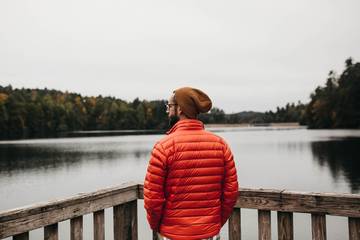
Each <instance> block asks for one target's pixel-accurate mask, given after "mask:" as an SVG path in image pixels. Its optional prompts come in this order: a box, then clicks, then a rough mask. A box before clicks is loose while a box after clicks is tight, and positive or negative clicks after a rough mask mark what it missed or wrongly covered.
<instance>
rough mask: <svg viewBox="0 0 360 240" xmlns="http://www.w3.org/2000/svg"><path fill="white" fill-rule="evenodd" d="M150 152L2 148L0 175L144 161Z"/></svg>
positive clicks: (91, 146) (60, 146)
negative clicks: (122, 160) (87, 164)
mask: <svg viewBox="0 0 360 240" xmlns="http://www.w3.org/2000/svg"><path fill="white" fill-rule="evenodd" d="M149 152H150V149H146V148H145V149H144V148H139V149H133V148H131V147H129V146H126V147H121V145H120V144H119V143H118V142H114V143H89V142H87V143H86V144H85V143H53V144H1V145H0V174H2V173H7V174H12V173H14V172H24V171H29V170H35V169H36V170H42V171H47V170H53V169H57V168H63V167H75V166H78V165H81V164H82V163H83V162H85V161H86V162H88V161H98V162H99V161H101V162H104V161H106V162H111V161H116V160H119V159H127V158H132V159H134V160H143V159H144V158H146V157H147V156H148V155H149Z"/></svg>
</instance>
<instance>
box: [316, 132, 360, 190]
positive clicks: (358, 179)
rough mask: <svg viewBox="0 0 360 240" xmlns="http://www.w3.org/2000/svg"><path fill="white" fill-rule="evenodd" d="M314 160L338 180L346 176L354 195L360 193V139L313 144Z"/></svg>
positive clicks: (351, 138)
mask: <svg viewBox="0 0 360 240" xmlns="http://www.w3.org/2000/svg"><path fill="white" fill-rule="evenodd" d="M311 150H312V153H313V156H314V159H315V160H316V161H317V162H318V164H319V165H320V166H324V165H327V166H328V167H329V169H330V172H331V175H332V177H333V178H334V179H335V180H336V179H338V178H339V177H341V176H344V177H345V178H346V180H347V182H348V183H349V186H350V188H351V192H352V193H357V192H359V191H360V138H357V137H348V138H337V139H332V140H330V141H318V142H312V143H311Z"/></svg>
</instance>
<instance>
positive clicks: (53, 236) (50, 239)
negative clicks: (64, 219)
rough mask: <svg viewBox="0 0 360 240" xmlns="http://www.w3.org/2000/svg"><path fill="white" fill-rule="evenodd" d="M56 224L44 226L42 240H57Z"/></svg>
mask: <svg viewBox="0 0 360 240" xmlns="http://www.w3.org/2000/svg"><path fill="white" fill-rule="evenodd" d="M58 238H59V235H58V224H57V223H54V224H52V225H48V226H45V227H44V240H58Z"/></svg>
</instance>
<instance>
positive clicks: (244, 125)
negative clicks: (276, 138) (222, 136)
mask: <svg viewBox="0 0 360 240" xmlns="http://www.w3.org/2000/svg"><path fill="white" fill-rule="evenodd" d="M300 126H301V125H300V124H299V123H298V122H283V123H255V124H250V123H238V124H217V123H214V124H205V127H206V128H220V127H221V128H224V127H231V128H233V127H287V128H289V127H294V128H298V127H300Z"/></svg>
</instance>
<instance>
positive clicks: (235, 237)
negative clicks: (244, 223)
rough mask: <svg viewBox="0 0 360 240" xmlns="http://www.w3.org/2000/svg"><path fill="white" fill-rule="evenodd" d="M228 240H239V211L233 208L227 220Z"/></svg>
mask: <svg viewBox="0 0 360 240" xmlns="http://www.w3.org/2000/svg"><path fill="white" fill-rule="evenodd" d="M229 240H241V210H240V208H234V209H233V212H232V213H231V215H230V218H229Z"/></svg>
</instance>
